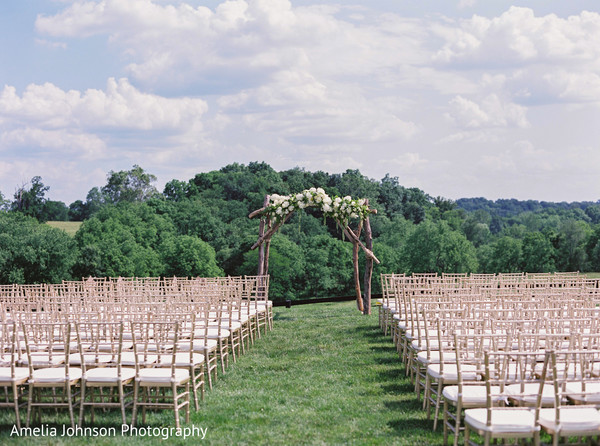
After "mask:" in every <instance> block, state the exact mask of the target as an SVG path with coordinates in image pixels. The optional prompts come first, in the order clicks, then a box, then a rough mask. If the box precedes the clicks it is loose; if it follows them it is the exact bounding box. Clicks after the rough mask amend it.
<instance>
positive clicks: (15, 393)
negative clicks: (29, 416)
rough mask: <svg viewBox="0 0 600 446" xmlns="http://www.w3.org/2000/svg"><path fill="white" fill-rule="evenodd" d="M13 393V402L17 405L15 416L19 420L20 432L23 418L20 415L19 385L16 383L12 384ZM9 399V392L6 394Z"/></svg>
mask: <svg viewBox="0 0 600 446" xmlns="http://www.w3.org/2000/svg"><path fill="white" fill-rule="evenodd" d="M12 392H13V402H14V404H15V416H16V418H17V424H16V426H17V428H18V429H19V430H20V429H21V417H20V415H19V393H18V389H17V384H16V383H12ZM6 395H7V398H8V390H7V392H6Z"/></svg>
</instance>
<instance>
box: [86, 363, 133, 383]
mask: <svg viewBox="0 0 600 446" xmlns="http://www.w3.org/2000/svg"><path fill="white" fill-rule="evenodd" d="M134 377H135V369H132V368H129V367H122V368H121V381H127V380H129V379H131V378H134ZM84 379H85V380H86V381H87V382H90V383H113V382H118V381H119V370H118V369H117V368H116V367H100V368H96V369H91V370H86V372H85V375H84Z"/></svg>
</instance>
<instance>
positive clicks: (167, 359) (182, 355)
mask: <svg viewBox="0 0 600 446" xmlns="http://www.w3.org/2000/svg"><path fill="white" fill-rule="evenodd" d="M172 362H173V355H160V357H159V358H158V364H160V365H163V366H168V365H171V364H172ZM203 363H204V355H202V354H200V353H192V357H191V359H190V354H189V352H179V353H175V367H190V366H197V365H201V364H203Z"/></svg>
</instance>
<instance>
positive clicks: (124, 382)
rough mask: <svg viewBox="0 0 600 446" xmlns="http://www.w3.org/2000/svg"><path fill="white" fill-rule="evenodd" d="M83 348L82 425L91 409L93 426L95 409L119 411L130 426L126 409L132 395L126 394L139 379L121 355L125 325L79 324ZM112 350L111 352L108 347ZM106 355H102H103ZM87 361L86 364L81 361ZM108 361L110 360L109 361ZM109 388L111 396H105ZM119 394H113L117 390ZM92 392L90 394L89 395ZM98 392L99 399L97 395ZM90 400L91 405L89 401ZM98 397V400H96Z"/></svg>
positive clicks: (80, 351) (80, 345) (130, 392)
mask: <svg viewBox="0 0 600 446" xmlns="http://www.w3.org/2000/svg"><path fill="white" fill-rule="evenodd" d="M75 327H76V330H77V340H78V344H79V358H78V359H79V362H80V364H81V368H82V371H83V373H82V377H81V400H80V408H79V424H80V425H83V423H84V415H85V412H84V410H85V408H86V407H89V408H90V409H91V422H92V423H93V422H94V409H95V408H102V409H106V408H115V407H116V408H118V409H120V411H121V420H122V423H123V424H127V418H126V414H125V409H126V407H128V406H129V405H131V402H128V403H127V402H126V401H125V399H126V397H128V396H131V395H133V392H132V391H129V392H127V393H126V391H125V389H126V386H130V385H131V384H132V383H133V379H134V378H135V368H133V367H123V365H122V363H121V355H122V352H123V332H124V323H123V322H120V323H104V322H98V323H93V322H84V323H77V324H75ZM109 346H110V348H111V351H110V352H107V347H109ZM101 351H102V353H101ZM81 358H83V360H81ZM107 358H110V359H109V360H108V361H107ZM104 388H108V389H109V390H110V391H111V392H109V393H108V394H104V393H102V389H104ZM115 389H116V391H117V394H116V395H114V394H113V392H112V391H113V390H115ZM88 390H89V393H88ZM95 390H98V391H99V393H98V395H96V394H95ZM88 396H89V401H86V397H88ZM96 396H98V399H96Z"/></svg>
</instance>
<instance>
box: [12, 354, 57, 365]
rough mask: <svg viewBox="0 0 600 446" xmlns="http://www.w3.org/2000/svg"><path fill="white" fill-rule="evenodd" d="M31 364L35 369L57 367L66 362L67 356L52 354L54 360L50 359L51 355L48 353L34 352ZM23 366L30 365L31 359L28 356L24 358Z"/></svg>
mask: <svg viewBox="0 0 600 446" xmlns="http://www.w3.org/2000/svg"><path fill="white" fill-rule="evenodd" d="M31 362H32V365H33V367H40V366H49V365H50V366H56V365H60V364H62V363H63V362H65V355H63V354H62V353H59V354H56V353H53V354H52V358H50V353H48V352H32V353H31ZM22 363H23V365H29V358H28V357H27V355H25V356H24V357H23V360H22Z"/></svg>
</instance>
